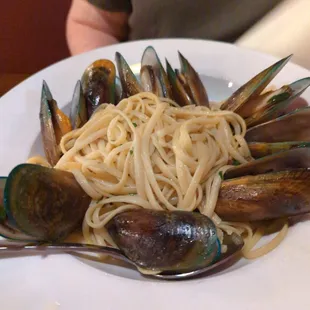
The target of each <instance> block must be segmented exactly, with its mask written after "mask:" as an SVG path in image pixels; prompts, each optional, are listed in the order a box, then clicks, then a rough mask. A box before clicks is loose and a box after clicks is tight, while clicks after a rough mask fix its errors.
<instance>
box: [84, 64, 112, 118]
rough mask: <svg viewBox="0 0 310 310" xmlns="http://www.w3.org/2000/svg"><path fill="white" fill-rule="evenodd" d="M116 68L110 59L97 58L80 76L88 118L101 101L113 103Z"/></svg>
mask: <svg viewBox="0 0 310 310" xmlns="http://www.w3.org/2000/svg"><path fill="white" fill-rule="evenodd" d="M115 76H116V69H115V66H114V64H113V62H112V61H110V60H107V59H99V60H96V61H95V62H93V63H92V64H91V65H89V66H88V67H87V68H86V70H85V72H84V74H83V76H82V88H83V93H84V96H85V99H86V103H87V110H88V118H90V117H91V115H92V114H93V112H94V111H95V110H96V108H97V107H98V106H99V105H100V104H102V103H112V104H115Z"/></svg>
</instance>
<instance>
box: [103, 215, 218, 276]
mask: <svg viewBox="0 0 310 310" xmlns="http://www.w3.org/2000/svg"><path fill="white" fill-rule="evenodd" d="M107 229H108V232H109V234H110V235H111V237H112V239H113V241H114V242H115V243H116V244H117V246H118V247H119V249H120V250H121V251H123V253H124V254H125V255H126V256H127V257H128V258H129V259H130V260H131V261H132V262H134V263H135V264H136V265H137V266H138V267H140V268H143V269H147V270H154V271H160V272H162V271H175V270H195V269H200V268H203V267H205V266H208V265H211V264H212V263H214V262H216V261H217V259H218V258H219V256H220V253H221V246H220V242H219V240H218V237H217V231H216V227H215V225H214V223H213V222H212V221H211V220H210V219H209V218H208V217H206V216H204V215H202V214H200V213H194V212H185V211H174V212H169V211H154V210H146V209H140V210H131V211H125V212H123V213H120V214H118V215H116V216H115V217H114V218H113V219H112V220H111V221H110V222H109V223H108V224H107Z"/></svg>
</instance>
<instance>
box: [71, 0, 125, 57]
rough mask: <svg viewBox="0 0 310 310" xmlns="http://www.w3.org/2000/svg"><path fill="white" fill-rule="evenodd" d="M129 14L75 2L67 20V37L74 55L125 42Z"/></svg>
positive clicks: (83, 0)
mask: <svg viewBox="0 0 310 310" xmlns="http://www.w3.org/2000/svg"><path fill="white" fill-rule="evenodd" d="M127 31H128V13H126V12H108V11H104V10H101V9H99V8H97V7H95V6H94V5H92V4H90V3H89V2H88V1H87V0H73V1H72V5H71V9H70V11H69V14H68V19H67V29H66V37H67V42H68V46H69V50H70V52H71V54H72V55H76V54H80V53H83V52H87V51H89V50H92V49H95V48H98V47H101V46H107V45H110V44H114V43H117V42H119V41H121V40H124V39H125V38H126V37H127Z"/></svg>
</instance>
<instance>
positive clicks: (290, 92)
mask: <svg viewBox="0 0 310 310" xmlns="http://www.w3.org/2000/svg"><path fill="white" fill-rule="evenodd" d="M309 85H310V78H305V79H301V80H298V81H296V82H294V83H292V84H290V85H285V86H283V87H281V88H280V89H278V90H276V91H270V92H267V93H265V94H263V95H260V96H258V97H256V98H253V99H252V100H249V101H248V102H247V103H246V104H244V105H243V106H242V107H241V108H240V109H239V111H238V114H239V115H241V116H242V117H243V118H244V119H245V122H246V124H247V126H248V127H252V126H256V125H258V124H261V123H265V122H267V121H270V120H272V119H275V118H277V117H279V116H280V113H281V111H283V109H285V108H286V107H287V106H288V105H289V104H290V103H291V102H292V101H293V100H295V99H296V98H297V97H298V96H300V95H301V94H302V93H303V92H304V91H305V90H306V89H307V88H308V87H309Z"/></svg>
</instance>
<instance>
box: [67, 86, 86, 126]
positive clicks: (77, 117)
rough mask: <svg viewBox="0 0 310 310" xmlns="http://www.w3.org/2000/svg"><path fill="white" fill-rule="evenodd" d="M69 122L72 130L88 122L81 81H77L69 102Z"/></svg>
mask: <svg viewBox="0 0 310 310" xmlns="http://www.w3.org/2000/svg"><path fill="white" fill-rule="evenodd" d="M70 120H71V124H72V129H77V128H80V127H82V126H83V125H84V124H85V123H86V122H87V121H88V112H87V104H86V100H85V97H84V94H83V88H82V84H81V81H77V83H76V85H75V88H74V93H73V97H72V100H71V112H70Z"/></svg>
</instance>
